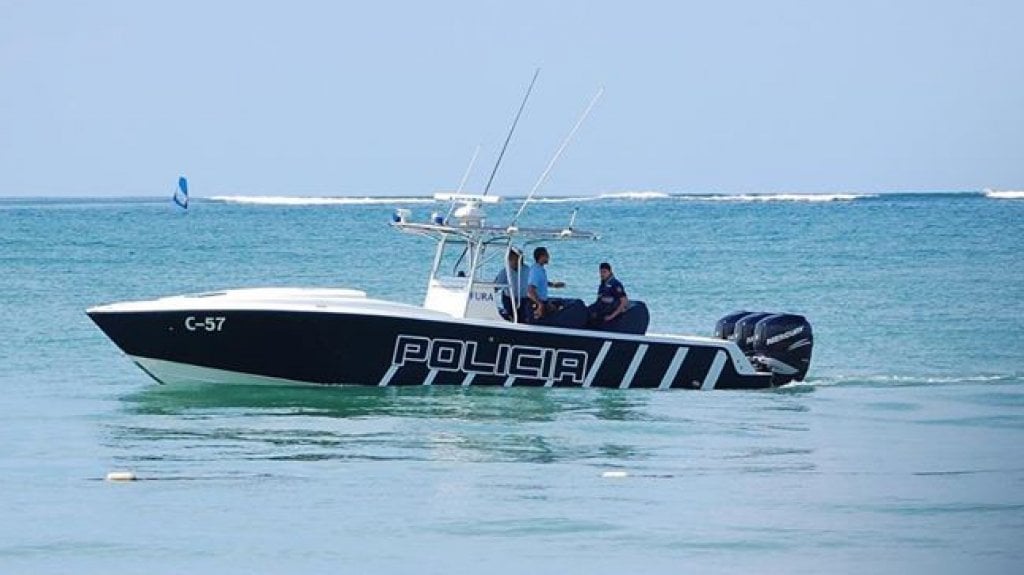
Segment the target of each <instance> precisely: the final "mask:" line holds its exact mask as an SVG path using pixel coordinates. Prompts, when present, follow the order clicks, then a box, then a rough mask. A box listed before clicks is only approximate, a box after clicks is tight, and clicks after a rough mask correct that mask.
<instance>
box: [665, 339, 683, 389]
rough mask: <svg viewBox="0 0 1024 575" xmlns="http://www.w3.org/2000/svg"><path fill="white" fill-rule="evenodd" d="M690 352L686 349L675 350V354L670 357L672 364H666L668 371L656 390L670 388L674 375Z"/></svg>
mask: <svg viewBox="0 0 1024 575" xmlns="http://www.w3.org/2000/svg"><path fill="white" fill-rule="evenodd" d="M688 351H690V348H688V347H680V348H678V349H676V354H675V355H674V356H672V362H671V363H669V364H668V371H666V372H665V375H664V376H663V377H662V378H661V384H660V385H659V386H658V389H668V388H670V387H672V382H673V381H675V380H676V374H677V373H679V368H680V367H682V366H683V360H685V359H686V353H687V352H688Z"/></svg>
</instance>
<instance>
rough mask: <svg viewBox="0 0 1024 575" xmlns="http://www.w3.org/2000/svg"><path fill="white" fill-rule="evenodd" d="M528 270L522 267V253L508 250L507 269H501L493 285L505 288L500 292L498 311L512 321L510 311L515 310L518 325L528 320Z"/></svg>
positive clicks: (511, 249)
mask: <svg viewBox="0 0 1024 575" xmlns="http://www.w3.org/2000/svg"><path fill="white" fill-rule="evenodd" d="M528 273H529V270H527V269H526V266H524V265H523V258H522V253H521V252H520V251H519V249H518V248H514V247H513V248H509V252H508V267H507V268H504V267H503V268H501V271H500V272H498V275H497V277H495V278H494V283H496V284H498V285H503V286H505V287H504V288H502V290H501V304H500V311H501V314H502V316H504V317H505V319H507V320H509V321H512V319H513V315H512V309H513V307H514V308H515V309H516V316H517V317H516V319H517V320H518V321H519V323H525V322H527V321H528V319H527V318H529V317H530V316H529V311H530V305H529V304H530V300H529V299H527V297H526V292H527V290H528V289H529V288H528V285H527V277H526V276H527V275H528Z"/></svg>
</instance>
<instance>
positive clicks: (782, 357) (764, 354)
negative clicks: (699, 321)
mask: <svg viewBox="0 0 1024 575" xmlns="http://www.w3.org/2000/svg"><path fill="white" fill-rule="evenodd" d="M729 327H732V330H731V333H730V330H729ZM715 337H718V338H720V339H728V340H732V341H735V342H736V345H737V346H739V348H740V350H741V351H743V353H744V354H745V355H746V356H747V357H748V358H750V362H751V363H752V364H753V365H754V367H755V368H756V369H758V370H759V371H766V372H771V374H772V382H773V383H774V384H775V385H783V384H786V383H789V382H791V381H803V379H804V377H805V376H806V375H807V370H808V369H809V368H810V366H811V350H812V348H813V347H814V335H813V333H812V331H811V324H810V323H809V322H808V321H807V318H805V317H804V316H802V315H796V314H772V313H765V312H756V313H748V312H736V313H731V314H729V315H727V316H725V317H723V318H722V319H720V320H718V323H717V324H715Z"/></svg>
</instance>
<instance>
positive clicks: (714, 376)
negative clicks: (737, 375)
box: [700, 351, 726, 390]
mask: <svg viewBox="0 0 1024 575" xmlns="http://www.w3.org/2000/svg"><path fill="white" fill-rule="evenodd" d="M725 360H726V353H725V352H724V351H719V352H718V353H716V354H715V359H714V361H712V362H711V369H709V370H708V375H707V377H705V378H704V383H703V384H702V385H701V386H700V388H701V389H702V390H711V389H714V388H715V384H716V383H718V376H720V375H722V368H723V367H725Z"/></svg>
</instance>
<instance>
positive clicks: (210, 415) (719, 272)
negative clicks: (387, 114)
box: [0, 193, 1024, 574]
mask: <svg viewBox="0 0 1024 575" xmlns="http://www.w3.org/2000/svg"><path fill="white" fill-rule="evenodd" d="M390 204H391V202H390V201H382V200H379V199H375V198H360V199H354V200H352V199H332V200H322V199H321V200H310V199H295V198H286V197H285V198H251V197H250V198H246V197H227V198H220V199H216V200H215V199H207V200H198V201H196V202H194V204H193V206H192V209H190V210H189V212H188V213H187V214H186V213H182V212H181V211H178V210H176V209H175V208H174V207H173V206H172V205H171V204H170V202H169V200H166V199H163V198H161V199H159V200H131V199H102V200H100V199H96V200H27V199H0V294H2V296H0V297H2V299H0V302H2V305H0V329H2V333H3V335H4V340H3V344H2V345H0V389H2V391H3V401H2V405H3V409H2V410H0V573H33V574H45V573H108V572H111V571H115V570H119V571H124V572H146V573H182V572H200V573H209V572H216V573H255V572H267V573H280V572H288V573H295V572H304V573H340V572H371V573H411V572H416V573H422V572H426V573H471V572H474V573H475V572H481V571H486V572H490V573H523V572H540V573H637V572H640V573H678V572H700V573H735V572H786V573H821V572H833V573H850V572H870V573H964V572H972V573H1020V572H1022V571H1024V198H1021V197H1020V196H1019V195H1018V196H1014V195H1013V194H1009V195H1007V194H1002V195H999V194H989V195H986V194H983V193H976V194H923V195H909V194H901V195H887V194H880V195H877V196H862V195H856V194H847V195H832V196H826V195H819V196H809V197H808V196H795V195H777V196H772V197H763V196H716V195H704V196H689V197H672V196H666V195H664V194H655V193H646V194H626V195H620V196H604V197H594V198H548V199H546V200H545V201H543V202H539V203H537V204H535V205H531V206H530V208H529V209H528V211H527V216H526V218H527V220H528V221H529V223H530V224H536V225H562V224H564V223H565V222H566V221H567V220H568V217H569V213H570V210H571V209H572V208H573V207H577V206H578V207H580V208H581V210H580V213H579V217H578V220H577V226H578V227H579V228H585V229H592V230H595V231H599V232H601V233H602V235H603V238H602V240H601V241H599V242H593V243H590V242H587V243H559V244H555V245H552V246H551V252H552V263H551V266H550V270H551V271H550V275H551V276H552V279H556V278H557V279H562V280H564V281H566V282H567V284H568V287H567V289H566V290H565V291H566V292H567V293H568V294H572V295H575V296H578V297H583V298H585V299H589V298H590V297H592V295H591V294H592V293H593V292H594V290H595V289H596V283H597V282H596V264H597V263H598V262H599V261H602V260H607V261H610V262H612V263H613V265H615V267H616V269H617V272H618V275H619V277H620V278H621V279H622V280H623V282H624V283H625V285H626V287H627V289H628V290H629V292H630V294H631V296H632V297H635V298H638V299H643V300H645V301H646V302H647V303H648V306H649V308H650V309H651V312H652V326H651V328H652V331H659V332H680V333H695V334H710V332H711V330H712V328H713V325H714V322H715V320H716V319H717V318H718V317H719V316H721V315H723V314H725V313H728V312H730V311H733V310H735V309H741V308H743V309H751V310H760V309H764V310H769V311H775V310H778V311H792V312H797V313H803V314H805V315H806V316H807V317H808V318H809V319H810V320H811V322H812V323H813V325H814V329H815V335H816V343H815V350H814V358H813V362H812V367H811V372H810V377H809V380H808V381H807V382H805V383H803V384H799V385H794V386H789V387H785V388H782V389H778V390H772V391H758V392H721V391H718V392H710V393H702V392H689V391H671V392H654V391H642V390H625V391H619V390H596V389H595V390H572V389H568V390H560V389H555V390H545V389H510V390H492V389H482V388H469V389H448V388H417V389H394V388H389V389H376V388H345V389H305V388H304V389H287V388H244V387H240V388H230V389H212V388H188V387H184V388H183V387H173V386H158V385H156V384H154V383H153V382H152V381H150V380H149V379H148V378H147V377H146V376H145V375H144V374H143V373H142V372H141V371H139V370H138V369H137V368H135V367H134V366H133V365H132V364H131V363H130V362H129V361H128V360H127V359H125V358H124V357H123V356H122V355H121V354H120V352H119V351H118V350H117V349H116V348H115V347H114V346H113V344H111V343H110V342H109V341H108V340H106V339H105V337H104V336H103V335H102V333H101V332H100V331H99V330H98V329H96V328H95V327H94V326H93V325H92V324H91V323H90V321H89V320H88V318H87V317H86V316H85V314H84V313H83V310H84V309H85V308H86V307H88V306H90V305H95V304H99V303H108V302H113V301H120V300H126V299H142V298H150V297H155V296H160V295H169V294H175V293H183V292H196V291H204V290H213V289H220V288H227V287H246V286H262V285H278V286H288V285H315V286H338V287H342V286H344V287H355V288H360V289H364V290H366V291H367V292H369V293H370V294H371V295H373V296H377V297H383V298H388V299H395V300H400V301H405V302H410V303H419V302H421V300H422V297H423V291H424V287H425V274H426V272H427V270H428V267H429V264H430V258H431V255H432V251H431V250H432V246H431V245H429V244H427V243H425V242H424V240H419V239H416V238H412V237H407V236H403V235H401V234H397V233H395V232H393V231H391V230H389V229H388V227H387V226H386V221H387V219H388V217H389V215H390V210H391V207H392V206H391V205H390ZM400 205H402V206H404V207H409V208H411V209H412V210H414V215H413V217H414V218H426V217H427V215H428V214H429V212H430V211H431V210H432V209H434V208H435V206H433V205H432V204H431V203H430V202H429V201H427V200H424V199H420V198H404V199H402V200H401V201H400ZM515 208H516V206H515V205H514V203H505V204H501V205H499V206H498V207H497V208H496V209H494V210H492V212H491V214H490V215H491V217H492V219H495V220H499V221H503V220H504V218H507V217H508V215H509V214H510V213H511V211H512V210H514V209H515ZM112 470H132V471H134V472H135V473H136V474H137V475H138V477H140V480H139V481H136V482H132V483H110V482H106V481H104V480H103V477H104V476H105V475H106V473H107V472H109V471H112ZM608 472H613V473H612V474H611V475H612V476H608V475H609V473H608Z"/></svg>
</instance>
